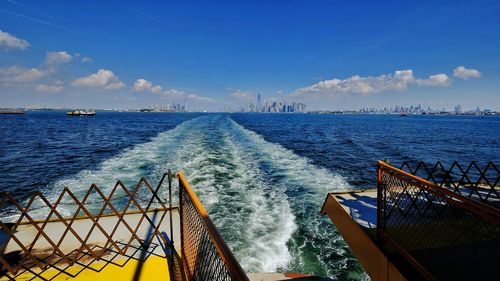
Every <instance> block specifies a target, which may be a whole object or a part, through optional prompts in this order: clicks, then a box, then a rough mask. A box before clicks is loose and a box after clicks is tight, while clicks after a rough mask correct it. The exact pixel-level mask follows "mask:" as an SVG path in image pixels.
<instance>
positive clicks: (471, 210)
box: [377, 161, 500, 280]
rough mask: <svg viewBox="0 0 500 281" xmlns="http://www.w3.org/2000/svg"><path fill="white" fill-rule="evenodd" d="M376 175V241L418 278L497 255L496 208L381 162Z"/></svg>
mask: <svg viewBox="0 0 500 281" xmlns="http://www.w3.org/2000/svg"><path fill="white" fill-rule="evenodd" d="M377 175H378V202H377V204H378V208H377V212H378V213H377V235H378V237H379V240H380V241H381V242H382V243H383V244H386V245H389V246H390V247H388V249H391V251H393V250H395V252H396V253H397V254H399V255H401V256H402V257H404V258H405V259H406V260H407V261H408V262H409V263H410V264H411V265H412V266H413V268H415V269H416V270H417V271H418V274H419V275H420V276H421V277H422V278H424V279H427V280H439V279H445V280H446V279H448V280H453V278H452V279H450V276H451V274H453V273H454V272H462V270H465V269H467V268H468V269H469V270H472V271H473V270H474V266H475V265H481V264H483V265H484V264H488V263H489V262H492V260H494V257H496V256H497V255H498V252H499V251H500V249H499V243H498V241H500V210H498V209H496V208H494V207H491V206H489V205H487V204H484V203H481V202H480V201H477V200H475V199H471V198H469V197H465V196H463V195H461V194H460V193H458V192H454V191H452V190H450V189H449V188H446V187H442V186H440V185H437V184H436V183H434V182H431V181H429V180H426V179H423V178H420V177H417V176H415V175H413V174H411V173H408V172H405V171H403V170H400V169H397V168H394V167H392V166H390V165H388V164H386V163H385V162H382V161H379V162H378V167H377ZM443 264H448V265H450V266H451V265H453V267H455V269H452V268H447V267H446V266H439V267H438V266H437V265H443ZM464 272H469V271H464Z"/></svg>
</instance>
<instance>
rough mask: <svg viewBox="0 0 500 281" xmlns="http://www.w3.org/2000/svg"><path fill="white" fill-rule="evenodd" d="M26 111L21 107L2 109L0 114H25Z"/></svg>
mask: <svg viewBox="0 0 500 281" xmlns="http://www.w3.org/2000/svg"><path fill="white" fill-rule="evenodd" d="M25 113H26V112H24V111H23V110H21V109H4V110H1V109H0V114H25Z"/></svg>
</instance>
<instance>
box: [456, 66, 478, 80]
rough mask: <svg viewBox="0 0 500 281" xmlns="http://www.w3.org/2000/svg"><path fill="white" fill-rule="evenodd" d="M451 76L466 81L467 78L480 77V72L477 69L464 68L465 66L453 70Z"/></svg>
mask: <svg viewBox="0 0 500 281" xmlns="http://www.w3.org/2000/svg"><path fill="white" fill-rule="evenodd" d="M453 76H455V77H458V78H460V79H464V80H467V79H469V78H479V77H481V72H479V70H477V69H472V68H465V66H463V65H461V66H459V67H457V68H455V69H454V70H453Z"/></svg>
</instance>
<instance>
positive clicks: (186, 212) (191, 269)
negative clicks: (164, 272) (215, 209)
mask: <svg viewBox="0 0 500 281" xmlns="http://www.w3.org/2000/svg"><path fill="white" fill-rule="evenodd" d="M177 175H178V178H179V200H180V203H179V207H180V217H181V243H182V245H181V249H182V262H183V265H184V270H185V272H186V275H187V276H188V280H196V281H198V280H200V281H201V280H213V281H218V280H238V281H240V280H241V281H248V280H249V279H248V277H247V276H246V274H245V272H244V271H243V269H242V268H241V267H240V265H239V263H238V261H237V260H236V258H235V257H234V256H233V254H232V253H231V250H230V249H229V247H228V246H227V245H226V243H225V242H224V239H222V237H221V236H220V234H219V232H218V231H217V228H216V227H215V225H214V224H213V222H212V220H211V219H210V217H209V216H208V213H207V211H206V210H205V208H203V205H202V204H201V202H200V201H199V200H198V197H197V196H196V194H195V193H194V192H193V190H192V189H191V187H190V185H189V183H188V181H187V180H186V178H185V176H184V174H183V173H178V174H177Z"/></svg>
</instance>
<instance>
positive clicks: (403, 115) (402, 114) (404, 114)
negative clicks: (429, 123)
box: [399, 113, 408, 117]
mask: <svg viewBox="0 0 500 281" xmlns="http://www.w3.org/2000/svg"><path fill="white" fill-rule="evenodd" d="M399 116H401V117H406V116H408V114H406V113H401V114H399Z"/></svg>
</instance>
